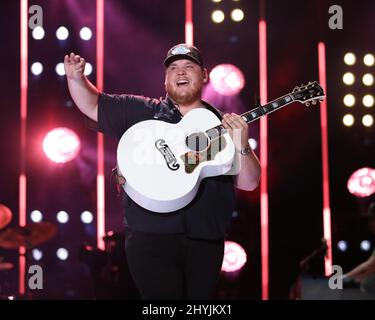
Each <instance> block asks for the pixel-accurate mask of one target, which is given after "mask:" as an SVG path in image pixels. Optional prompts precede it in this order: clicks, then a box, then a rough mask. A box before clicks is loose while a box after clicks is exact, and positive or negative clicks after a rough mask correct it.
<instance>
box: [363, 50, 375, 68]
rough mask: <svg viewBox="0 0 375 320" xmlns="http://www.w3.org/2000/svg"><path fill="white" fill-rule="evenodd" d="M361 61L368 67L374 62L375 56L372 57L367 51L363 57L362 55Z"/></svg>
mask: <svg viewBox="0 0 375 320" xmlns="http://www.w3.org/2000/svg"><path fill="white" fill-rule="evenodd" d="M363 63H364V64H365V65H366V66H368V67H372V66H373V65H374V63H375V58H374V55H373V54H371V53H368V54H366V55H365V56H364V57H363Z"/></svg>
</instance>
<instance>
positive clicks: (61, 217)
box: [56, 211, 69, 223]
mask: <svg viewBox="0 0 375 320" xmlns="http://www.w3.org/2000/svg"><path fill="white" fill-rule="evenodd" d="M56 219H57V221H58V222H60V223H67V222H68V221H69V215H68V213H67V212H66V211H60V212H58V213H57V215H56Z"/></svg>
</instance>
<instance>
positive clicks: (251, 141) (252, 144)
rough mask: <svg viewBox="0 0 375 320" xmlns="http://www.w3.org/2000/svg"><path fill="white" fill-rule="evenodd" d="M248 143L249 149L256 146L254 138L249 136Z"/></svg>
mask: <svg viewBox="0 0 375 320" xmlns="http://www.w3.org/2000/svg"><path fill="white" fill-rule="evenodd" d="M249 145H250V147H251V149H253V150H255V149H256V148H257V147H258V142H257V141H256V140H255V139H253V138H250V139H249Z"/></svg>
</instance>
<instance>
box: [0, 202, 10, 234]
mask: <svg viewBox="0 0 375 320" xmlns="http://www.w3.org/2000/svg"><path fill="white" fill-rule="evenodd" d="M11 220H12V211H10V209H9V208H8V207H6V206H4V205H3V204H0V230H1V229H2V228H4V227H6V226H7V225H8V224H9V222H10V221H11Z"/></svg>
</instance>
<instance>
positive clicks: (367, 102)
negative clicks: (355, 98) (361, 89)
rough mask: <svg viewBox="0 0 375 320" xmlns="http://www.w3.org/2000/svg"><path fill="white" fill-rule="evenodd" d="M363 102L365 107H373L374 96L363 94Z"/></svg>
mask: <svg viewBox="0 0 375 320" xmlns="http://www.w3.org/2000/svg"><path fill="white" fill-rule="evenodd" d="M362 103H363V105H364V106H365V107H367V108H371V107H372V106H373V105H374V96H373V95H371V94H366V95H365V96H363V99H362Z"/></svg>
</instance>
